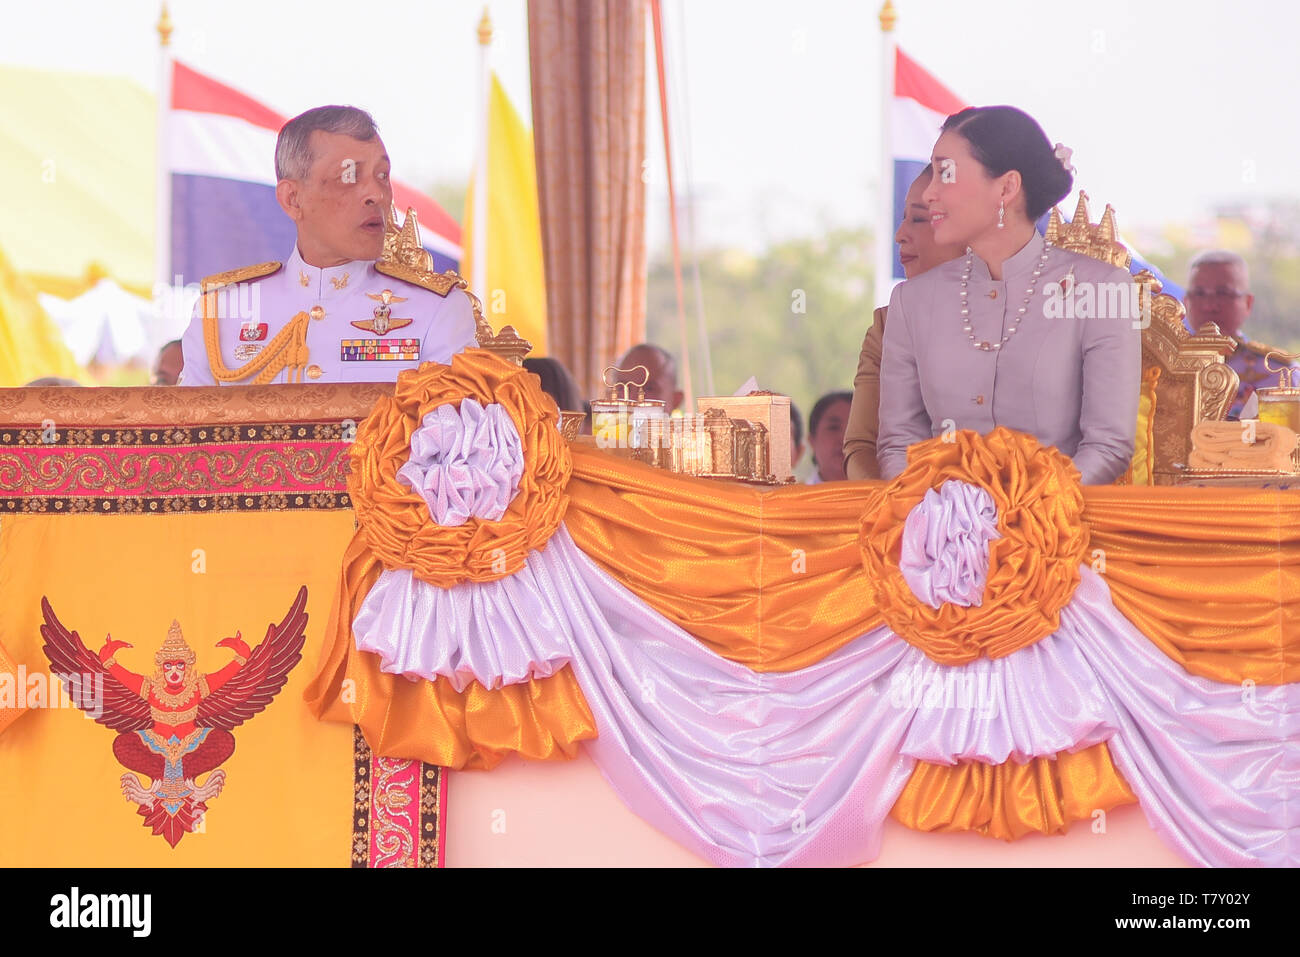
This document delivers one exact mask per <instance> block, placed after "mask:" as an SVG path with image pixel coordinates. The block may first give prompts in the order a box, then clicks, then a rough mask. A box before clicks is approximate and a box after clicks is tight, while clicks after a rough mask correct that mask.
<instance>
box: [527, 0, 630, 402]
mask: <svg viewBox="0 0 1300 957" xmlns="http://www.w3.org/2000/svg"><path fill="white" fill-rule="evenodd" d="M645 12H646V7H645V0H529V4H528V36H529V53H530V57H531V68H532V93H533V138H534V142H535V144H536V151H537V195H538V203H539V206H540V211H541V218H542V254H543V258H544V261H545V264H546V306H547V315H548V317H549V322H548V326H549V328H548V337H549V351H550V354H551V355H552V356H554V357H555V358H557V359H559V360H560V361H561V362H563V363H564V364H565V365H566V366H567V367H568V368H569V370H570V371H571V372H572V373H573V376H574V378H575V379H577V381H578V384H579V386H581V387H582V389H583V392H584V394H586V395H588V396H594V395H599V394H600V391H599V390H600V388H601V379H600V373H601V370H602V369H603V368H604V367H605V366H607V365H609V364H610V363H611V362H612V361H614V360H615V359H617V358H618V357H619V355H620V354H622V353H623V352H624V351H625V350H627V349H628V348H629V347H630V346H632V345H634V344H635V343H637V342H640V341H642V339H644V337H645V283H646V249H645V184H644V182H643V181H642V178H641V175H642V168H643V163H644V160H645V19H646V18H645Z"/></svg>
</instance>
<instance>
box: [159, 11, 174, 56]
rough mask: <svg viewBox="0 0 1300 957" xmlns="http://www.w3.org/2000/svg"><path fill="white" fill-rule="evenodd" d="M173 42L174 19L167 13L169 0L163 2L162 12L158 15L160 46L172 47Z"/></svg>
mask: <svg viewBox="0 0 1300 957" xmlns="http://www.w3.org/2000/svg"><path fill="white" fill-rule="evenodd" d="M171 42H172V17H171V14H170V13H168V12H167V0H163V5H162V12H161V13H159V14H158V45H159V46H160V47H166V46H171Z"/></svg>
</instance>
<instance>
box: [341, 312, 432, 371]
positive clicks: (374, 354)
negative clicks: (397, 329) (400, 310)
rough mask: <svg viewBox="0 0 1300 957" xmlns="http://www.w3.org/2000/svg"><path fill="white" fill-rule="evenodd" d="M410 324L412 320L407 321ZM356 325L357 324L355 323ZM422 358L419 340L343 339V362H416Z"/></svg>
mask: <svg viewBox="0 0 1300 957" xmlns="http://www.w3.org/2000/svg"><path fill="white" fill-rule="evenodd" d="M406 321H407V322H410V320H409V319H408V320H406ZM353 325H356V323H353ZM419 358H420V340H419V339H341V340H339V360H340V361H341V362H391V361H397V362H414V361H415V360H416V359H419Z"/></svg>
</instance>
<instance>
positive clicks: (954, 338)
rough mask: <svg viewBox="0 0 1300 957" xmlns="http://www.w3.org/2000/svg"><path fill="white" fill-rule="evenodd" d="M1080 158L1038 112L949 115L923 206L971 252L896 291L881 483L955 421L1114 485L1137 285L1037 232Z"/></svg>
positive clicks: (941, 238)
mask: <svg viewBox="0 0 1300 957" xmlns="http://www.w3.org/2000/svg"><path fill="white" fill-rule="evenodd" d="M1068 156H1069V151H1068V150H1065V149H1064V148H1063V147H1060V146H1059V144H1058V146H1057V148H1056V149H1053V147H1052V145H1051V144H1050V143H1049V142H1048V140H1047V137H1046V136H1045V135H1044V134H1043V131H1042V129H1041V127H1039V125H1038V124H1037V123H1036V122H1035V121H1034V120H1033V118H1032V117H1030V116H1028V115H1027V114H1026V113H1024V112H1022V111H1020V110H1017V109H1015V108H1014V107H1009V106H990V107H972V108H970V109H966V110H963V111H961V112H960V113H956V114H954V115H952V116H950V117H948V119H947V121H946V122H945V123H944V125H943V132H942V134H941V135H940V137H939V139H938V141H937V142H936V143H935V146H934V151H933V156H932V160H931V163H932V167H933V169H934V175H933V177H932V179H931V181H930V186H929V187H928V188H927V189H926V191H925V193H924V194H923V199H924V201H925V202H926V204H927V206H928V207H929V209H930V221H931V223H932V225H933V227H934V239H935V242H938V243H961V244H964V245H966V246H967V247H968V252H967V254H966V256H964V257H959V258H957V259H955V260H953V261H951V262H948V263H945V264H943V265H942V266H938V267H936V268H934V269H932V270H930V271H929V272H927V273H925V274H923V275H921V276H919V277H917V278H916V279H912V280H909V281H907V282H905V283H903V284H901V285H900V286H898V287H897V288H896V289H895V290H894V294H893V296H892V297H891V299H890V302H889V324H888V325H887V326H886V328H885V341H884V355H883V359H882V364H881V372H880V393H881V399H880V438H879V448H878V457H879V461H880V469H881V474H882V477H883V478H886V479H890V478H893V477H894V476H896V475H898V473H899V472H901V471H902V470H903V468H904V467H905V466H906V464H907V448H908V446H910V445H912V444H913V443H915V442H920V441H923V440H925V439H929V438H932V437H935V436H939V435H943V434H944V433H945V432H947V431H951V430H955V429H974V430H975V431H977V432H980V433H981V434H985V433H988V432H990V431H992V430H993V429H994V428H995V427H997V426H1006V427H1008V428H1011V429H1015V430H1018V431H1021V432H1028V433H1030V434H1032V435H1033V436H1035V437H1036V438H1037V439H1038V440H1039V441H1040V442H1042V443H1043V444H1044V445H1053V446H1056V447H1057V448H1058V449H1060V451H1061V452H1063V453H1065V454H1066V455H1068V456H1070V457H1071V458H1072V459H1073V460H1074V464H1075V466H1076V467H1077V468H1078V469H1079V472H1080V474H1081V475H1082V479H1083V482H1084V483H1085V484H1107V483H1110V482H1112V481H1114V480H1115V479H1116V478H1117V477H1118V476H1120V475H1121V474H1123V472H1124V471H1125V469H1126V468H1127V467H1128V464H1129V459H1130V458H1131V457H1132V455H1133V447H1134V432H1135V429H1136V422H1137V404H1138V393H1139V389H1140V384H1141V348H1142V344H1141V328H1142V321H1141V313H1140V310H1139V308H1138V298H1137V294H1136V293H1137V287H1136V285H1135V284H1134V283H1133V281H1132V277H1131V276H1129V274H1128V273H1127V272H1125V271H1124V270H1122V269H1117V268H1115V267H1113V266H1110V265H1107V264H1106V263H1103V262H1100V261H1098V260H1095V259H1092V258H1090V257H1087V256H1083V255H1080V254H1077V253H1070V252H1066V251H1065V250H1063V249H1059V248H1057V247H1054V246H1051V245H1050V244H1048V243H1046V242H1045V240H1044V239H1043V237H1042V236H1041V235H1039V233H1038V232H1037V230H1036V229H1035V228H1034V223H1035V221H1037V220H1038V218H1039V217H1041V216H1042V215H1043V214H1044V213H1045V212H1046V211H1047V210H1048V209H1050V208H1051V207H1052V205H1054V204H1055V203H1057V202H1059V201H1060V200H1061V199H1062V198H1063V197H1065V196H1066V195H1068V193H1069V192H1070V188H1071V186H1072V185H1073V180H1074V178H1073V175H1072V174H1073V169H1072V168H1070V167H1069V166H1068Z"/></svg>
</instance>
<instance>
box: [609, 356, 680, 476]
mask: <svg viewBox="0 0 1300 957" xmlns="http://www.w3.org/2000/svg"><path fill="white" fill-rule="evenodd" d="M638 372H639V373H640V376H639V378H640V381H636V379H624V380H623V381H618V376H621V375H633V376H636V374H637V373H638ZM611 373H612V374H613V375H614V379H611V377H610V376H611ZM600 377H601V381H602V382H604V383H605V387H606V388H607V389H609V394H608V395H607V396H606V397H605V398H603V399H593V400H592V403H591V434H592V437H593V438H594V439H595V440H596V445H597V446H598V447H599V448H602V449H609V450H611V451H613V452H615V453H617V454H623V455H627V456H628V457H630V458H635V459H637V460H638V461H645V462H649V461H650V459H651V458H652V456H651V455H650V452H651V423H652V422H654V421H655V420H662V419H667V418H668V411H667V409H666V408H665V405H664V402H663V400H662V399H647V398H646V397H645V387H646V383H648V382H649V381H650V370H649V369H647V368H646V367H645V366H642V365H638V366H633V367H632V368H630V369H620V368H619V367H618V366H607V367H606V368H605V369H604V371H602V372H601V376H600ZM633 386H635V387H636V398H635V399H634V398H632V387H633ZM620 389H622V391H623V394H622V395H621V396H620V395H619V390H620ZM663 435H664V431H663V427H662V425H656V426H655V427H654V436H655V440H656V441H657V442H662V441H663Z"/></svg>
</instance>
